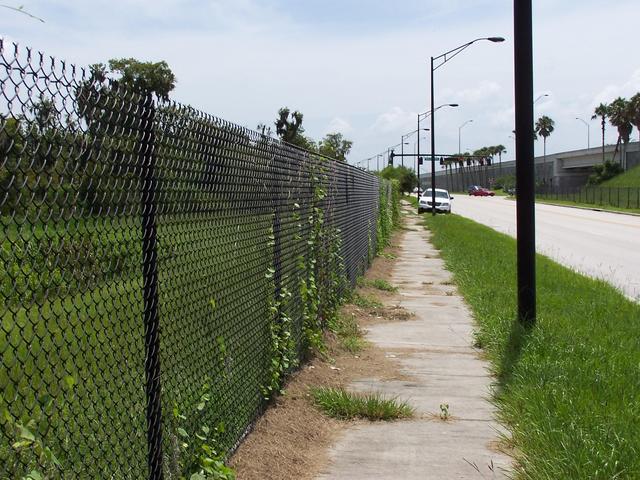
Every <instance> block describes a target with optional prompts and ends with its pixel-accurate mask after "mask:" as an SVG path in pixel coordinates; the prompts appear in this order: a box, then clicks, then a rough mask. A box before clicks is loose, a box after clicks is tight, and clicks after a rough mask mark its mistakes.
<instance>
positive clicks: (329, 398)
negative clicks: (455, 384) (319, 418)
mask: <svg viewBox="0 0 640 480" xmlns="http://www.w3.org/2000/svg"><path fill="white" fill-rule="evenodd" d="M311 396H312V397H313V402H314V404H315V406H316V407H318V408H319V409H320V410H322V411H323V412H324V413H325V414H327V415H329V416H330V417H334V418H338V419H341V420H350V419H354V418H365V419H368V420H396V419H399V418H409V417H412V416H413V415H414V409H413V407H411V406H410V405H409V404H408V403H406V402H403V401H400V400H398V399H397V398H395V397H392V398H387V397H385V396H383V395H382V394H380V393H377V392H372V393H352V392H348V391H346V390H345V389H343V388H329V387H320V388H313V389H311Z"/></svg>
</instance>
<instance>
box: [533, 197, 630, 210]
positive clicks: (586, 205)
mask: <svg viewBox="0 0 640 480" xmlns="http://www.w3.org/2000/svg"><path fill="white" fill-rule="evenodd" d="M536 203H547V204H551V205H567V206H570V207H583V208H590V209H593V208H597V209H598V210H603V211H611V212H621V213H640V208H623V207H616V206H614V205H599V204H593V203H585V202H574V201H571V200H553V199H544V198H539V197H538V198H536Z"/></svg>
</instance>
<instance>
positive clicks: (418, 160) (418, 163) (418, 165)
mask: <svg viewBox="0 0 640 480" xmlns="http://www.w3.org/2000/svg"><path fill="white" fill-rule="evenodd" d="M416 165H417V167H418V204H420V114H418V157H417V158H416Z"/></svg>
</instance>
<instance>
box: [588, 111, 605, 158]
mask: <svg viewBox="0 0 640 480" xmlns="http://www.w3.org/2000/svg"><path fill="white" fill-rule="evenodd" d="M608 116H609V105H607V104H606V103H601V104H600V105H598V106H597V107H596V109H595V110H594V111H593V116H592V117H591V120H595V119H596V118H598V117H600V119H601V120H602V163H604V127H605V125H606V122H605V120H606V119H607V117H608Z"/></svg>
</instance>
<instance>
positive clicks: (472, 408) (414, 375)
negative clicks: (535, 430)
mask: <svg viewBox="0 0 640 480" xmlns="http://www.w3.org/2000/svg"><path fill="white" fill-rule="evenodd" d="M405 210H407V211H408V209H406V207H405ZM419 222H420V220H419V217H418V216H417V215H415V214H413V213H407V215H406V226H407V228H408V229H410V231H407V232H406V235H405V236H404V239H403V241H402V243H401V245H400V248H401V253H400V255H399V257H398V260H397V265H396V268H395V272H394V275H393V277H392V279H391V282H392V283H393V284H394V285H397V286H399V288H400V295H401V299H402V300H401V305H402V306H403V307H404V308H406V309H407V310H409V311H412V312H414V313H415V317H414V319H413V320H410V321H404V322H394V323H384V324H379V325H375V326H373V327H371V328H370V329H369V331H368V334H367V339H368V340H369V341H371V342H373V343H374V344H376V345H377V346H379V347H380V348H382V349H383V350H385V352H387V354H388V355H395V356H396V358H397V359H398V361H399V363H400V365H401V369H402V372H403V373H405V374H407V375H409V376H410V377H411V380H410V381H387V382H383V381H380V380H377V379H366V380H361V381H358V382H356V383H355V384H353V385H352V386H351V388H352V389H353V390H358V391H380V392H383V393H385V394H389V395H391V396H398V397H399V398H400V399H403V400H407V401H409V403H410V404H411V405H413V406H414V407H415V409H416V418H415V419H413V420H407V421H399V422H391V423H383V422H380V423H370V424H366V425H359V426H355V427H353V428H350V429H349V430H348V431H347V432H346V434H345V435H344V436H343V437H342V438H341V439H340V440H339V441H338V442H337V443H336V444H335V445H334V446H333V448H332V450H331V452H330V465H329V466H328V467H327V468H326V469H325V471H324V472H323V473H322V474H321V475H320V476H319V477H318V478H319V479H321V480H329V479H349V480H357V479H362V480H364V479H367V480H368V479H373V478H375V479H393V480H398V479H403V480H404V479H406V480H412V479H420V480H424V479H467V478H469V479H482V478H484V479H489V478H507V476H506V475H505V473H504V472H505V471H506V472H508V471H509V468H510V465H511V459H510V458H509V457H508V456H507V455H505V454H503V453H500V452H499V451H498V450H497V448H496V446H497V443H498V440H499V435H498V432H499V431H504V430H502V429H501V427H500V426H499V425H498V424H497V423H496V422H495V421H494V420H493V415H494V408H493V406H492V405H491V404H490V402H489V400H488V398H489V397H490V393H491V392H490V387H491V382H492V378H491V377H490V376H489V374H488V372H487V366H488V365H487V363H486V362H485V361H484V360H482V359H481V358H480V355H479V354H478V352H477V351H476V350H475V349H474V348H473V347H472V340H473V339H472V332H473V319H472V318H471V315H470V313H469V311H468V310H467V308H466V306H465V304H464V303H463V301H462V298H461V297H460V296H459V295H458V294H457V292H456V288H455V286H453V285H451V284H450V274H449V272H447V271H446V270H445V269H444V263H443V261H442V260H441V259H440V258H438V252H437V251H436V250H435V249H434V248H433V247H432V245H431V244H430V243H429V240H428V239H429V235H430V234H429V232H428V231H426V230H425V229H424V228H423V227H422V226H421V225H420V223H419ZM444 404H448V413H449V414H450V418H449V419H448V420H447V421H443V420H442V419H441V418H440V413H441V408H440V406H441V405H444Z"/></svg>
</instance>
